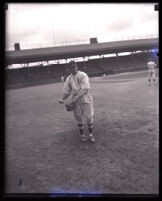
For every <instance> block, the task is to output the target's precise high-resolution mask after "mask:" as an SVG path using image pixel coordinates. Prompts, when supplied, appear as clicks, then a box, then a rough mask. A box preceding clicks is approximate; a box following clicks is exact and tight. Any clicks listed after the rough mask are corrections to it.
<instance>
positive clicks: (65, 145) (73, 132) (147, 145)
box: [5, 71, 159, 194]
mask: <svg viewBox="0 0 162 201" xmlns="http://www.w3.org/2000/svg"><path fill="white" fill-rule="evenodd" d="M62 86H63V83H56V84H49V85H42V86H34V87H28V88H21V89H14V90H7V91H6V124H5V125H6V134H5V138H6V145H5V153H6V169H5V172H6V186H5V187H6V192H7V193H50V192H52V193H62V192H63V193H73V192H74V193H99V194H104V193H107V194H158V192H159V189H158V188H159V129H158V127H159V124H158V122H159V120H158V115H159V114H158V111H159V108H158V107H159V102H158V101H159V100H158V97H159V94H158V93H159V86H158V84H157V86H153V85H152V86H148V82H147V72H146V71H142V72H137V73H136V72H134V73H123V74H119V75H112V76H107V77H103V78H91V88H92V89H91V93H92V95H93V98H94V107H95V117H94V135H95V137H96V143H95V144H92V143H90V142H81V141H80V136H79V133H78V129H77V126H76V123H75V121H74V118H73V115H72V113H71V112H66V111H65V108H64V107H63V105H60V104H59V103H58V98H59V96H60V92H61V90H62ZM85 132H86V134H87V127H86V125H85ZM20 180H21V183H20Z"/></svg>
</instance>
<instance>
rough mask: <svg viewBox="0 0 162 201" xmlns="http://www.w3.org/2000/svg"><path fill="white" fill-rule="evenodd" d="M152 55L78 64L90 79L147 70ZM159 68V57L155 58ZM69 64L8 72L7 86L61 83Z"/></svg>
mask: <svg viewBox="0 0 162 201" xmlns="http://www.w3.org/2000/svg"><path fill="white" fill-rule="evenodd" d="M150 55H152V54H151V53H148V52H142V53H141V52H140V53H133V54H131V55H126V56H118V57H106V58H102V59H90V60H88V61H82V62H78V68H79V70H81V71H83V72H86V73H87V74H88V75H89V76H90V77H93V76H102V75H103V74H107V75H108V74H114V73H119V72H126V71H136V70H144V69H147V65H146V64H147V62H148V58H149V57H150ZM152 60H154V61H155V62H156V63H157V67H158V57H155V56H154V57H153V59H152ZM69 73H70V72H69V67H68V64H52V65H48V66H34V67H25V68H18V69H7V70H6V84H7V85H12V84H17V83H21V84H24V83H32V82H35V83H36V82H37V83H38V84H39V83H40V82H41V81H45V82H49V81H52V82H59V81H61V79H60V78H61V76H62V75H64V76H65V77H67V76H68V75H69Z"/></svg>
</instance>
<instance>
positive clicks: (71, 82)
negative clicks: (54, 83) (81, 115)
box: [63, 71, 93, 103]
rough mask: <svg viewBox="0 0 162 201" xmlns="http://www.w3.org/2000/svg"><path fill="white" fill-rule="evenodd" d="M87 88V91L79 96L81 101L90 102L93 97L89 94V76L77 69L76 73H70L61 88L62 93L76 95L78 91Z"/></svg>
mask: <svg viewBox="0 0 162 201" xmlns="http://www.w3.org/2000/svg"><path fill="white" fill-rule="evenodd" d="M84 89H88V92H87V93H86V94H85V95H83V97H81V102H83V103H91V102H93V98H92V96H91V94H90V91H89V90H90V84H89V77H88V75H87V74H86V73H84V72H82V71H78V72H77V74H76V75H73V74H70V75H69V76H68V77H67V79H66V81H65V83H64V88H63V93H64V94H71V93H72V95H73V96H75V95H77V94H78V92H79V91H81V90H84Z"/></svg>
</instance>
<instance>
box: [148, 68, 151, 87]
mask: <svg viewBox="0 0 162 201" xmlns="http://www.w3.org/2000/svg"><path fill="white" fill-rule="evenodd" d="M148 84H149V86H150V85H151V72H150V71H148Z"/></svg>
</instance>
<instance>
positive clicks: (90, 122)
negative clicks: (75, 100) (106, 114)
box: [84, 102, 95, 142]
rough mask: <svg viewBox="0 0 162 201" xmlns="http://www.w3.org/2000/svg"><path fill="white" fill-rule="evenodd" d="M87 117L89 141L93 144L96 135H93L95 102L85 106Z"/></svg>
mask: <svg viewBox="0 0 162 201" xmlns="http://www.w3.org/2000/svg"><path fill="white" fill-rule="evenodd" d="M84 110H85V116H86V119H87V125H88V132H89V139H90V141H91V142H95V138H94V134H93V117H94V108H93V102H92V103H86V104H84Z"/></svg>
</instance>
